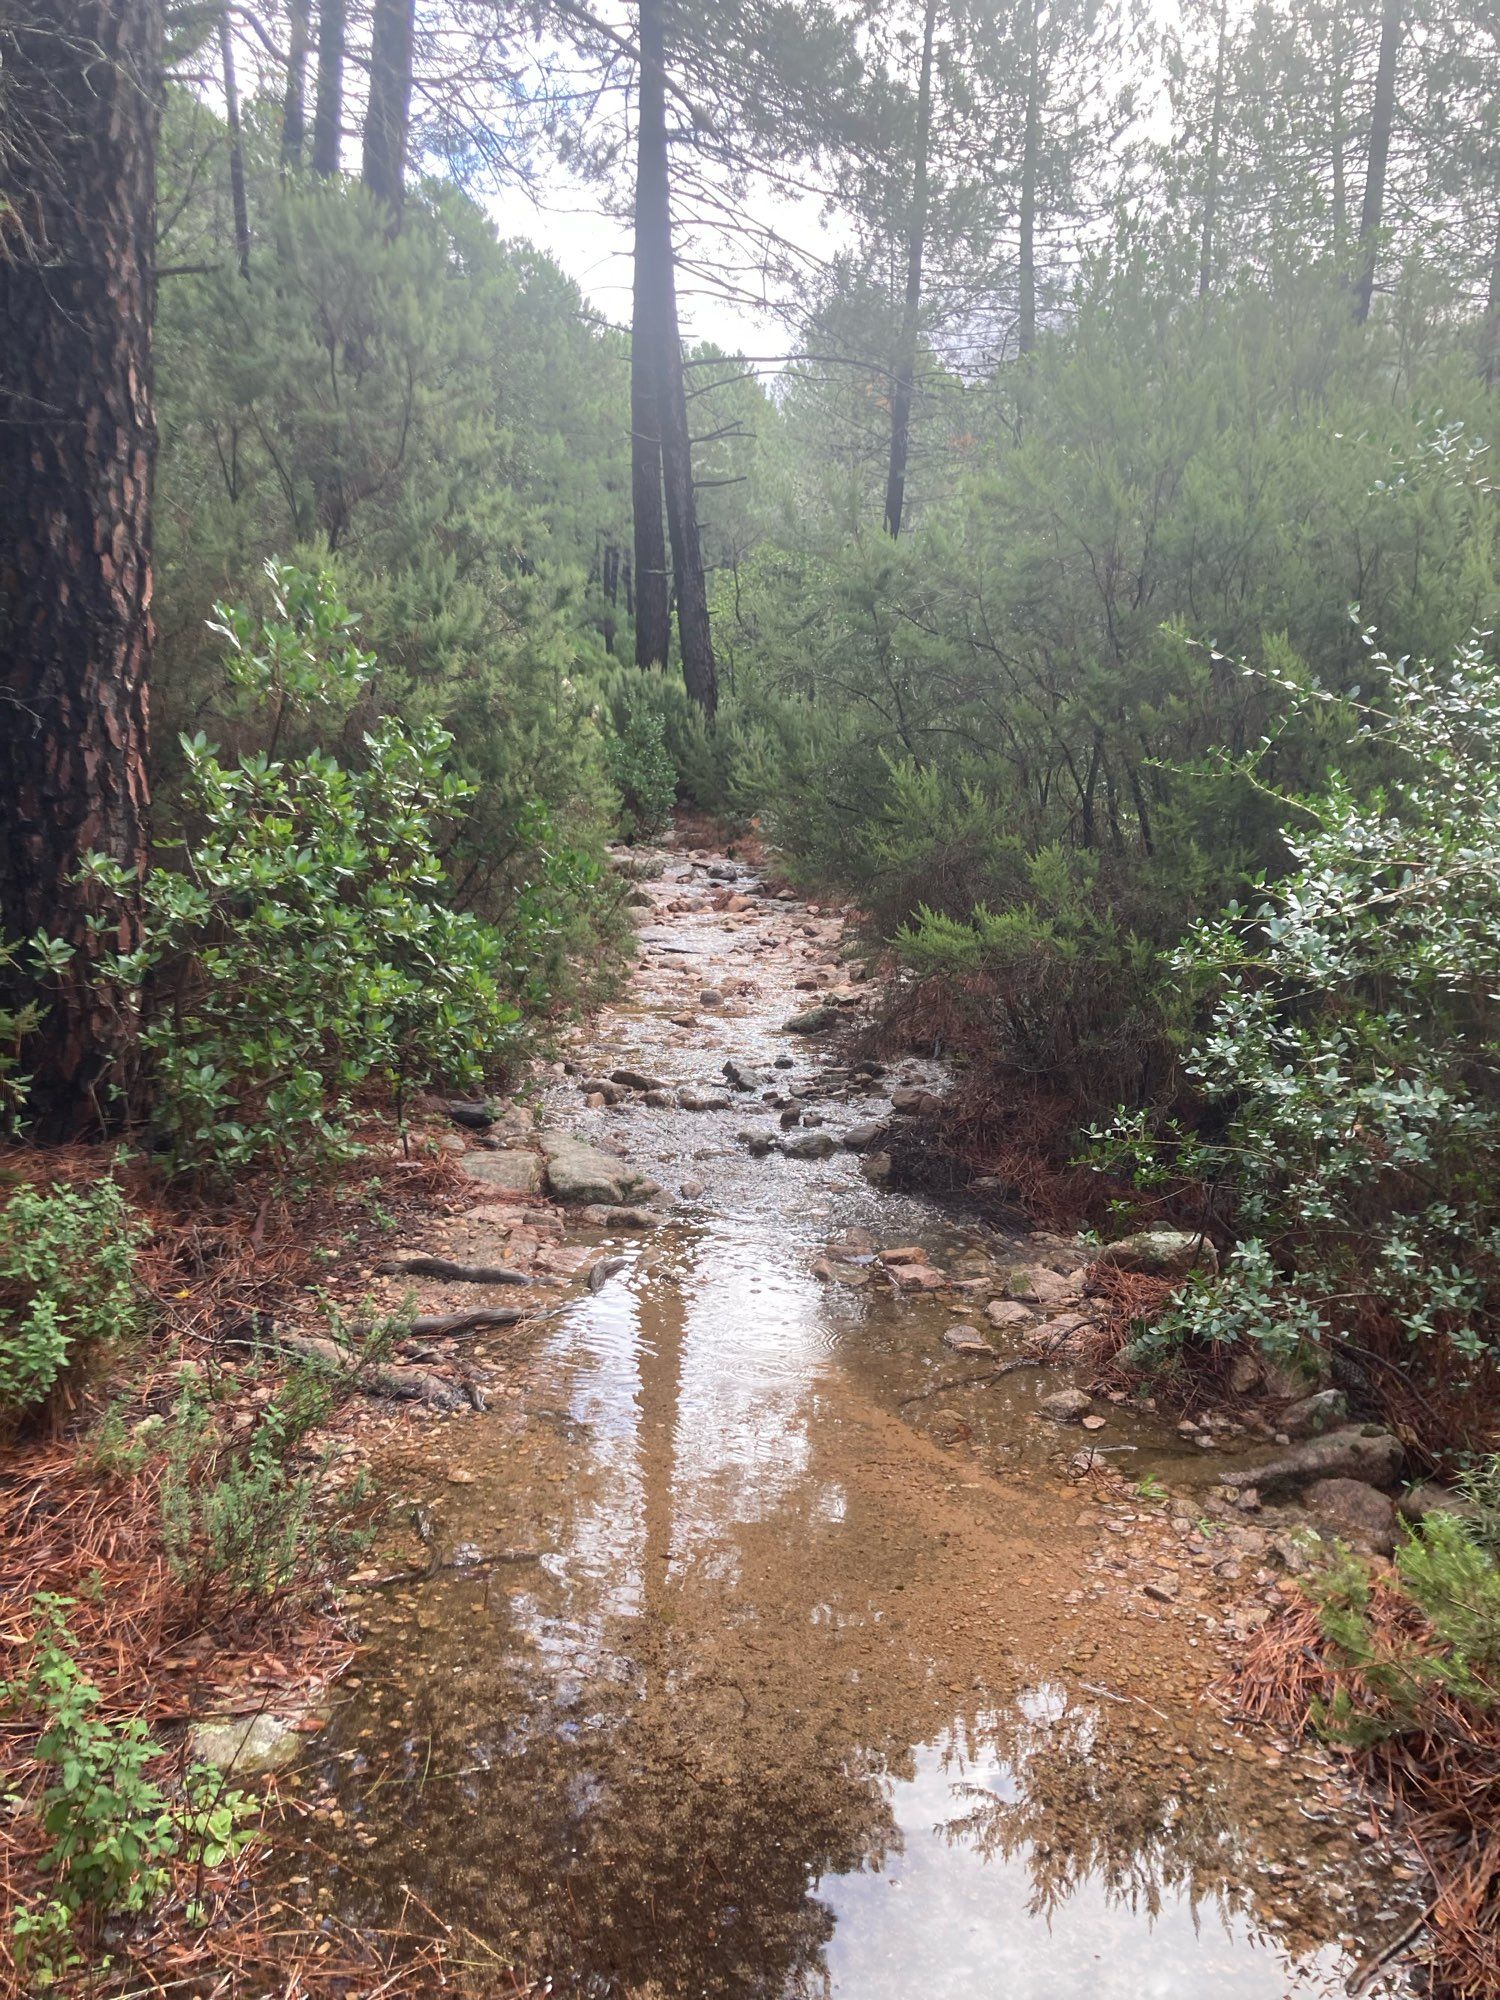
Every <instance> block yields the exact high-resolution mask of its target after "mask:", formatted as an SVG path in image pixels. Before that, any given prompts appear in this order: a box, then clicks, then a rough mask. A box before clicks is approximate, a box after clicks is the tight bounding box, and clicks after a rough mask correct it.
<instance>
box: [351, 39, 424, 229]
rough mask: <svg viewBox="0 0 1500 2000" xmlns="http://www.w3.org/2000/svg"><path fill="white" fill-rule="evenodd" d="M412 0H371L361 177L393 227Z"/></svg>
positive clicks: (404, 137) (407, 120) (401, 170)
mask: <svg viewBox="0 0 1500 2000" xmlns="http://www.w3.org/2000/svg"><path fill="white" fill-rule="evenodd" d="M415 32H416V0H375V11H374V15H373V17H372V22H371V31H370V101H369V105H368V107H367V109H366V112H365V134H364V156H363V163H362V168H361V178H362V180H363V181H364V184H365V186H366V187H367V188H368V189H369V190H370V192H371V194H372V195H374V197H375V199H376V200H377V201H378V202H381V203H383V205H384V206H385V207H386V208H388V209H389V210H390V212H391V217H392V221H393V223H394V224H395V225H396V226H398V227H399V225H400V220H401V206H402V202H403V200H404V199H405V195H406V149H407V142H408V139H409V137H410V133H411V64H412V41H413V38H414V35H415Z"/></svg>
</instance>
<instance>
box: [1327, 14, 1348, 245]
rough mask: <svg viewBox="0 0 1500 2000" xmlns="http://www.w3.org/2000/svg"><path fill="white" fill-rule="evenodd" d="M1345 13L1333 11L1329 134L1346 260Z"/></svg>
mask: <svg viewBox="0 0 1500 2000" xmlns="http://www.w3.org/2000/svg"><path fill="white" fill-rule="evenodd" d="M1343 27H1344V11H1343V8H1342V7H1341V6H1336V7H1335V8H1334V10H1333V54H1332V61H1331V68H1332V76H1331V78H1330V83H1329V117H1330V119H1331V120H1332V124H1333V130H1332V132H1331V133H1330V135H1329V145H1330V150H1331V153H1332V168H1333V247H1334V252H1335V254H1336V255H1337V256H1339V257H1342V256H1343V252H1344V239H1345V237H1346V236H1347V235H1348V232H1349V191H1348V185H1347V175H1346V171H1345V167H1344V35H1343Z"/></svg>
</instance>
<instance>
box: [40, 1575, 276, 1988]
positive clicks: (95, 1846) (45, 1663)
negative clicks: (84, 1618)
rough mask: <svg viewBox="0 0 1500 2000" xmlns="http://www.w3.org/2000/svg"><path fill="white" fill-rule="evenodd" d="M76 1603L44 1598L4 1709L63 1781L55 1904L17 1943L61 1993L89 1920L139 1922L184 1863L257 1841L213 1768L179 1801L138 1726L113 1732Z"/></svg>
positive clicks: (199, 1771) (52, 1790)
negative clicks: (87, 1669) (25, 1661)
mask: <svg viewBox="0 0 1500 2000" xmlns="http://www.w3.org/2000/svg"><path fill="white" fill-rule="evenodd" d="M71 1601H72V1600H70V1599H68V1598H66V1597H59V1596H56V1595H54V1594H52V1593H44V1594H43V1595H41V1596H39V1597H38V1598H37V1599H36V1609H37V1610H38V1611H39V1612H40V1614H41V1621H42V1622H41V1627H40V1630H39V1632H38V1634H37V1638H36V1643H35V1650H34V1654H33V1658H32V1661H31V1664H30V1669H29V1671H28V1673H27V1675H26V1677H25V1678H24V1679H23V1680H18V1681H11V1682H7V1683H3V1684H0V1703H4V1704H5V1705H6V1706H8V1707H14V1708H19V1709H22V1710H24V1711H26V1712H28V1713H31V1714H35V1715H38V1716H39V1717H40V1718H41V1721H42V1730H41V1734H40V1736H39V1738H38V1740H37V1745H36V1757H37V1760H38V1762H39V1763H40V1764H42V1765H43V1766H44V1767H45V1768H46V1769H48V1770H49V1771H50V1772H51V1773H52V1774H53V1775H52V1777H51V1780H50V1782H49V1783H48V1784H47V1786H46V1788H45V1790H44V1791H43V1793H42V1797H41V1802H40V1816H41V1824H42V1828H43V1830H44V1832H45V1833H46V1834H47V1836H48V1838H49V1840H50V1842H51V1845H50V1846H49V1847H48V1849H47V1851H46V1854H45V1856H44V1858H43V1863H42V1865H43V1867H44V1868H45V1869H46V1870H47V1871H48V1873H49V1874H51V1875H53V1876H54V1877H55V1878H56V1887H55V1890H54V1892H53V1897H52V1900H51V1901H50V1902H48V1903H46V1904H44V1905H42V1906H41V1907H40V1908H35V1907H33V1908H31V1909H29V1910H25V1911H23V1912H21V1913H20V1915H19V1916H18V1917H17V1918H16V1919H15V1922H14V1925H13V1935H14V1936H15V1939H16V1942H17V1945H18V1946H19V1948H20V1951H21V1955H22V1958H23V1962H26V1963H29V1965H30V1967H31V1969H32V1971H33V1974H34V1976H35V1978H36V1981H37V1983H38V1984H48V1983H51V1974H52V1972H53V1970H54V1969H55V1968H56V1966H57V1963H58V1959H59V1957H61V1958H62V1960H63V1963H64V1964H66V1963H67V1962H68V1958H69V1951H68V1945H67V1940H68V1938H69V1936H70V1934H71V1930H72V1926H73V1924H74V1921H75V1919H76V1918H77V1917H78V1916H79V1914H80V1913H82V1912H84V1911H85V1910H88V1911H92V1912H94V1913H98V1914H106V1913H109V1912H112V1911H120V1912H125V1913H129V1914H138V1913H139V1912H141V1911H142V1910H145V1909H147V1908H148V1907H149V1906H150V1905H151V1904H152V1903H153V1902H154V1901H155V1900H156V1899H157V1898H158V1897H159V1896H160V1895H161V1894H162V1892H163V1890H164V1889H165V1888H166V1887H167V1884H168V1882H169V1880H170V1868H171V1864H172V1863H173V1862H174V1861H177V1860H179V1859H184V1860H187V1861H189V1862H192V1863H197V1864H201V1865H203V1866H205V1867H209V1868H212V1867H216V1866H217V1865H218V1863H219V1862H221V1861H223V1860H226V1859H227V1858H229V1857H230V1856H232V1855H234V1854H236V1853H238V1852H239V1850H240V1849H241V1848H243V1847H244V1846H245V1844H246V1843H247V1841H248V1840H249V1839H250V1838H251V1836H250V1833H249V1831H248V1829H247V1824H246V1823H247V1821H248V1820H249V1819H250V1817H251V1816H252V1811H253V1809H252V1807H251V1806H250V1804H249V1802H248V1801H247V1800H246V1799H245V1797H244V1795H243V1794H242V1793H240V1792H237V1791H231V1790H229V1789H228V1788H227V1786H226V1785H225V1782H224V1780H223V1778H222V1777H221V1776H220V1775H219V1773H218V1772H216V1771H214V1770H212V1769H210V1768H209V1767H208V1766H207V1765H204V1764H194V1765H192V1766H190V1767H189V1769H188V1771H187V1772H186V1775H185V1776H184V1778H183V1780H182V1784H181V1787H180V1789H179V1790H176V1791H172V1790H169V1789H168V1787H167V1785H166V1784H165V1783H164V1782H163V1781H162V1779H161V1778H159V1777H157V1776H155V1775H154V1774H153V1772H152V1768H151V1767H152V1766H153V1765H154V1764H155V1763H157V1762H158V1760H160V1759H161V1758H162V1756H163V1754H164V1753H163V1751H162V1748H161V1746H160V1744H158V1743H156V1742H155V1741H154V1740H153V1739H152V1737H151V1735H150V1733H149V1731H148V1730H147V1728H146V1725H145V1723H144V1722H143V1721H142V1720H141V1719H140V1717H139V1716H132V1717H130V1718H128V1719H127V1720H126V1721H124V1722H110V1721H108V1720H107V1719H105V1718H103V1717H101V1716H100V1714H99V1712H98V1711H99V1708H100V1704H101V1701H102V1696H101V1695H100V1692H99V1689H98V1688H97V1687H96V1686H95V1685H94V1683H93V1682H92V1681H91V1680H89V1679H88V1677H87V1676H86V1675H85V1674H84V1672H83V1670H82V1668H81V1667H80V1666H79V1664H78V1659H77V1650H76V1646H75V1644H74V1641H73V1637H72V1634H71V1632H70V1630H69V1627H68V1615H67V1614H68V1610H69V1607H70V1604H71Z"/></svg>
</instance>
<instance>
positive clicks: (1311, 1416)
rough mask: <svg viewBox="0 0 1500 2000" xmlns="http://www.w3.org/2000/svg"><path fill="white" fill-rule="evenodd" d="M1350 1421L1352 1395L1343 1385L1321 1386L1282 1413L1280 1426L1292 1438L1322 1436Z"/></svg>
mask: <svg viewBox="0 0 1500 2000" xmlns="http://www.w3.org/2000/svg"><path fill="white" fill-rule="evenodd" d="M1348 1421H1349V1399H1348V1397H1347V1396H1346V1395H1345V1394H1344V1392H1343V1391H1342V1390H1341V1389H1319V1390H1317V1391H1316V1392H1315V1393H1314V1394H1313V1395H1311V1396H1304V1397H1302V1399H1301V1400H1300V1401H1299V1402H1296V1403H1293V1404H1292V1406H1291V1408H1290V1409H1288V1410H1284V1411H1283V1412H1282V1414H1281V1419H1280V1422H1281V1428H1282V1430H1283V1431H1284V1432H1285V1434H1286V1436H1287V1437H1289V1438H1310V1437H1320V1436H1321V1435H1322V1434H1323V1432H1324V1431H1331V1430H1336V1429H1337V1428H1338V1427H1339V1425H1340V1424H1347V1423H1348Z"/></svg>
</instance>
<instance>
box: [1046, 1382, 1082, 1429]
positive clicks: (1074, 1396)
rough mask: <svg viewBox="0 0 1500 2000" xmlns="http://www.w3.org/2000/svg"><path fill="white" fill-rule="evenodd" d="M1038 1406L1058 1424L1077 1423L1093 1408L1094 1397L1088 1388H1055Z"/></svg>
mask: <svg viewBox="0 0 1500 2000" xmlns="http://www.w3.org/2000/svg"><path fill="white" fill-rule="evenodd" d="M1037 1407H1038V1408H1039V1409H1040V1410H1041V1411H1042V1413H1043V1415H1044V1416H1048V1417H1051V1419H1052V1421H1053V1422H1054V1423H1056V1424H1077V1423H1082V1421H1083V1419H1084V1418H1085V1417H1086V1416H1087V1415H1088V1414H1089V1412H1090V1410H1092V1408H1093V1407H1094V1399H1093V1397H1092V1396H1091V1395H1090V1394H1089V1392H1088V1391H1087V1389H1054V1390H1053V1391H1052V1393H1051V1394H1050V1395H1048V1396H1043V1397H1042V1399H1041V1401H1040V1403H1039V1404H1038V1406H1037Z"/></svg>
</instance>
